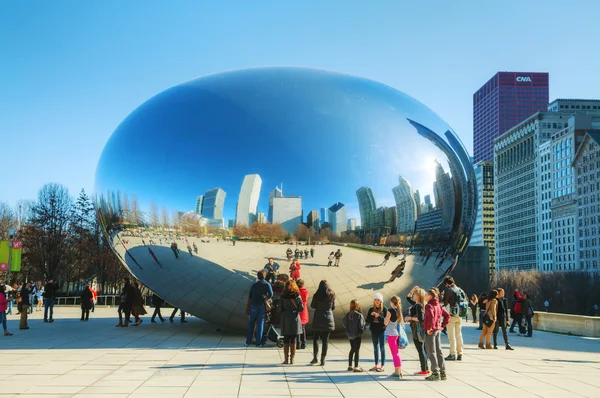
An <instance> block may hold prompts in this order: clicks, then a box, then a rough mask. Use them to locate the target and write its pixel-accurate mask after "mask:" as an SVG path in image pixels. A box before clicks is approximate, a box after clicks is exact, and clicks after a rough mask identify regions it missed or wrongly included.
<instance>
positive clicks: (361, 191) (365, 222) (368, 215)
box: [356, 187, 377, 230]
mask: <svg viewBox="0 0 600 398" xmlns="http://www.w3.org/2000/svg"><path fill="white" fill-rule="evenodd" d="M356 198H357V199H358V209H359V212H360V225H361V227H362V229H364V230H368V229H370V228H372V226H373V224H374V220H373V218H374V217H375V214H374V213H375V211H376V209H377V205H376V202H375V196H374V195H373V190H372V189H371V188H369V187H360V188H358V190H357V191H356Z"/></svg>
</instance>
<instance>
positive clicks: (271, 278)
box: [264, 257, 279, 284]
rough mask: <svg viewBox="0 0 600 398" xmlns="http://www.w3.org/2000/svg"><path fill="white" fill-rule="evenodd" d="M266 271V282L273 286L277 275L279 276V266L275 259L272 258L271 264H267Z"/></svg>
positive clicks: (270, 259)
mask: <svg viewBox="0 0 600 398" xmlns="http://www.w3.org/2000/svg"><path fill="white" fill-rule="evenodd" d="M264 271H265V274H266V277H265V280H266V281H267V282H269V283H271V284H274V283H275V280H276V278H277V274H279V264H277V263H276V262H275V259H274V258H273V257H270V258H269V262H268V263H267V264H265V268H264Z"/></svg>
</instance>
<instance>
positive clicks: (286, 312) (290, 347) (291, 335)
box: [281, 279, 304, 365]
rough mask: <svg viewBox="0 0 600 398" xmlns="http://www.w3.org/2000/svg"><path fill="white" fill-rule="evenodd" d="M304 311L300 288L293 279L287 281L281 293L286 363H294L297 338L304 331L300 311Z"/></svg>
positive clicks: (284, 362)
mask: <svg viewBox="0 0 600 398" xmlns="http://www.w3.org/2000/svg"><path fill="white" fill-rule="evenodd" d="M302 311H304V304H303V303H302V298H301V297H300V290H299V289H298V285H297V284H296V281H294V280H293V279H290V280H288V281H287V282H286V283H285V288H284V289H283V293H282V294H281V334H282V335H283V353H284V355H285V360H284V361H283V364H284V365H287V364H290V365H293V364H294V357H295V356H296V338H297V337H298V335H299V334H300V333H301V332H302V322H301V320H300V313H301V312H302Z"/></svg>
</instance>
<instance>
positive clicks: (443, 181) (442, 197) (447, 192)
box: [435, 161, 455, 232]
mask: <svg viewBox="0 0 600 398" xmlns="http://www.w3.org/2000/svg"><path fill="white" fill-rule="evenodd" d="M435 181H436V183H437V184H436V187H437V192H438V200H439V206H438V208H440V209H441V210H442V224H441V229H442V230H443V231H445V232H450V230H451V229H452V225H453V223H454V210H455V208H454V206H455V203H454V198H455V194H454V185H453V184H452V177H450V174H448V173H446V172H445V171H444V168H443V167H442V165H441V164H439V163H438V162H437V161H436V166H435ZM436 202H437V201H436Z"/></svg>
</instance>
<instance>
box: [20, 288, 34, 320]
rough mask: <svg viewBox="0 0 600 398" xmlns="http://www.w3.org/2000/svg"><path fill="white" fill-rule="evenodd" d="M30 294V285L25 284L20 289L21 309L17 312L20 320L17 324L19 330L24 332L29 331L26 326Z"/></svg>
mask: <svg viewBox="0 0 600 398" xmlns="http://www.w3.org/2000/svg"><path fill="white" fill-rule="evenodd" d="M30 294H31V283H29V282H27V283H26V284H24V285H23V287H22V288H21V303H20V304H21V308H20V309H19V312H20V314H21V319H20V322H19V329H21V330H26V329H29V325H28V324H27V313H28V312H29V295H30Z"/></svg>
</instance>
